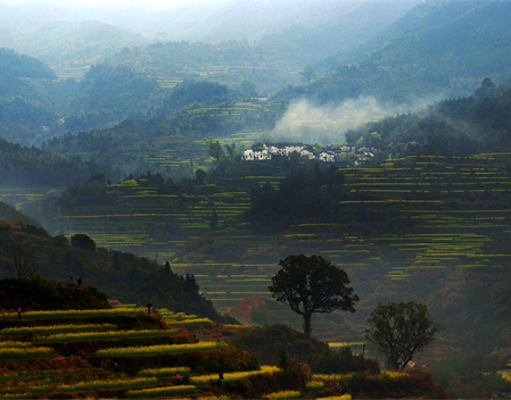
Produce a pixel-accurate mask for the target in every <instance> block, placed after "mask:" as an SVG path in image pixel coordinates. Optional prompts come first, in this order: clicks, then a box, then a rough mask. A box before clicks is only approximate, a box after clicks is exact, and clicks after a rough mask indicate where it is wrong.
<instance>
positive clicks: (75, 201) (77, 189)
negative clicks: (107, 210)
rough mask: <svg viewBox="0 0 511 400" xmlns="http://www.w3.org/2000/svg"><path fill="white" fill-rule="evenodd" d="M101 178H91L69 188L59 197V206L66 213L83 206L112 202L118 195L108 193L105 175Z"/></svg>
mask: <svg viewBox="0 0 511 400" xmlns="http://www.w3.org/2000/svg"><path fill="white" fill-rule="evenodd" d="M100 176H102V178H101V179H93V178H91V179H89V180H88V181H87V182H85V183H80V184H78V185H75V186H72V187H70V188H68V189H67V190H66V191H64V192H63V193H62V195H61V196H60V198H59V199H58V206H59V207H61V209H62V211H63V212H64V213H66V212H68V211H71V210H74V209H76V208H79V207H82V206H93V205H94V206H101V205H105V204H112V203H114V202H115V200H116V196H115V195H112V194H108V193H107V187H106V186H105V182H104V175H103V174H100Z"/></svg>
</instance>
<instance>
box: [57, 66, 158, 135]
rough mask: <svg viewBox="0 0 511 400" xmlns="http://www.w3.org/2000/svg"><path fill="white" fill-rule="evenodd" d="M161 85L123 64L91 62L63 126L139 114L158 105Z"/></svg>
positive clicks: (86, 126)
mask: <svg viewBox="0 0 511 400" xmlns="http://www.w3.org/2000/svg"><path fill="white" fill-rule="evenodd" d="M159 94H160V86H159V85H158V83H157V82H156V81H155V80H154V79H151V78H149V77H147V76H145V75H143V74H140V73H138V72H136V71H133V70H131V69H129V68H126V67H122V66H119V65H117V66H112V65H108V64H97V65H93V66H92V67H91V68H90V70H89V71H88V72H87V73H86V74H85V76H84V77H83V79H82V80H81V82H80V87H79V89H78V93H77V96H76V97H75V98H74V99H73V102H72V104H71V105H70V107H69V114H70V115H69V116H68V117H66V119H65V122H64V127H65V128H66V130H68V131H71V132H77V131H87V130H91V129H98V128H104V127H109V126H112V125H115V124H117V123H119V122H121V121H123V120H125V119H126V118H128V117H129V116H130V115H131V116H133V115H135V114H136V113H138V114H140V115H141V116H143V115H145V114H147V113H148V112H149V111H150V110H151V109H152V108H154V107H158V106H159V105H160V104H159V103H161V99H160V100H159V99H158V97H159Z"/></svg>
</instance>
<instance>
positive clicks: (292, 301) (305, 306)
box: [268, 254, 359, 335]
mask: <svg viewBox="0 0 511 400" xmlns="http://www.w3.org/2000/svg"><path fill="white" fill-rule="evenodd" d="M279 265H280V266H281V267H282V268H281V269H280V270H279V271H278V272H277V274H276V275H274V276H273V277H272V278H271V280H272V285H271V286H269V287H268V289H269V291H270V292H271V294H272V297H273V298H275V299H276V300H277V301H280V302H282V303H287V304H289V306H290V307H291V309H292V310H293V311H294V312H296V313H297V314H300V315H301V316H302V317H303V321H304V333H306V334H308V335H310V334H311V331H312V328H311V318H312V314H314V313H320V314H328V313H331V312H332V311H335V310H342V311H350V312H352V313H353V312H355V308H354V305H355V303H356V302H357V301H358V300H359V298H358V296H357V295H356V294H354V290H353V288H352V287H351V286H349V285H350V280H349V279H348V275H347V274H346V272H344V270H342V269H340V268H337V267H336V266H335V265H333V264H331V263H330V262H329V261H328V260H326V259H324V258H323V257H322V256H318V255H312V256H310V257H308V256H306V255H303V254H300V255H297V256H288V257H286V258H285V259H283V260H280V262H279Z"/></svg>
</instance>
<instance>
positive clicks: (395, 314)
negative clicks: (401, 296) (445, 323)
mask: <svg viewBox="0 0 511 400" xmlns="http://www.w3.org/2000/svg"><path fill="white" fill-rule="evenodd" d="M368 322H369V325H370V326H371V328H370V329H367V330H366V331H365V333H366V337H367V339H368V340H369V341H371V342H373V343H376V344H377V345H378V346H380V348H381V350H382V351H383V353H384V354H385V357H386V358H387V363H388V365H389V367H391V368H395V369H399V370H401V369H403V368H404V367H406V365H407V364H408V362H410V361H411V360H412V358H413V356H414V354H415V353H419V352H421V351H423V350H424V348H425V347H426V346H428V345H429V344H430V343H431V342H432V341H433V340H434V338H435V335H436V334H437V333H438V332H439V331H440V329H441V327H440V325H437V324H435V323H434V322H433V321H432V320H431V318H430V316H429V313H428V307H427V306H426V305H424V304H419V303H414V302H413V301H410V302H408V303H389V304H388V305H383V304H381V303H378V306H377V307H376V308H375V309H374V311H373V312H372V313H371V315H370V316H369V319H368Z"/></svg>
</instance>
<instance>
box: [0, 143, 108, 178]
mask: <svg viewBox="0 0 511 400" xmlns="http://www.w3.org/2000/svg"><path fill="white" fill-rule="evenodd" d="M100 170H102V171H106V172H108V170H109V168H108V167H101V166H99V165H97V164H96V163H94V162H93V161H82V160H80V159H79V158H76V157H74V158H72V157H69V156H65V155H62V154H56V153H50V152H47V151H43V150H38V149H36V148H34V147H30V148H28V147H22V146H20V145H19V144H13V143H9V142H7V141H5V140H3V139H0V183H1V184H8V185H24V186H36V185H37V186H40V185H48V186H52V187H63V186H69V185H73V184H77V183H79V182H83V181H85V180H86V179H87V178H89V177H90V176H91V175H93V174H95V173H97V172H98V171H100Z"/></svg>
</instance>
